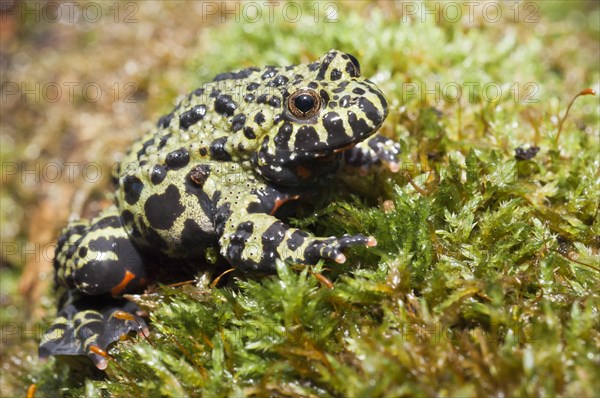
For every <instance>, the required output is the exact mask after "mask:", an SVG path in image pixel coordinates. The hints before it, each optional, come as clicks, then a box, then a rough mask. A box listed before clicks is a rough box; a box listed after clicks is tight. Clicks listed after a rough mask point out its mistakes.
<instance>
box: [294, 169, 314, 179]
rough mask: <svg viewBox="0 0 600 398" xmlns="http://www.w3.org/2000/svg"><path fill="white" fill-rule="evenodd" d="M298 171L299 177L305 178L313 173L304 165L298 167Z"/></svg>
mask: <svg viewBox="0 0 600 398" xmlns="http://www.w3.org/2000/svg"><path fill="white" fill-rule="evenodd" d="M296 173H297V174H298V177H300V178H302V179H303V180H305V179H307V178H309V177H310V176H311V175H312V171H311V170H310V169H308V168H306V167H304V166H298V167H296Z"/></svg>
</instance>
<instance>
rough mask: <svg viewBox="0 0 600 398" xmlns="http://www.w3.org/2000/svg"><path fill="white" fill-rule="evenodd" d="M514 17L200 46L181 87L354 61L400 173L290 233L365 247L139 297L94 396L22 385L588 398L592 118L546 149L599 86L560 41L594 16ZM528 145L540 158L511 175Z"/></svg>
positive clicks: (36, 376) (352, 23)
mask: <svg viewBox="0 0 600 398" xmlns="http://www.w3.org/2000/svg"><path fill="white" fill-rule="evenodd" d="M531 4H536V5H538V6H539V10H538V11H539V15H537V16H538V19H539V21H538V22H537V23H535V24H527V23H525V22H523V21H521V23H513V22H508V21H502V22H499V23H496V24H493V23H486V22H485V21H484V20H481V19H478V20H476V21H475V22H474V24H473V25H468V24H464V23H448V22H447V21H446V22H443V21H442V22H440V23H436V22H435V20H434V18H430V19H428V20H427V21H426V22H423V23H421V22H418V21H415V20H414V19H413V20H412V21H406V22H403V23H399V22H398V21H399V20H400V19H399V18H401V14H400V9H399V8H398V7H393V6H390V5H384V4H383V3H382V4H380V5H379V6H376V5H375V4H370V5H369V4H366V3H362V2H352V3H341V4H339V7H340V9H339V10H340V12H339V14H338V17H339V21H338V22H337V23H331V24H326V23H317V24H315V23H314V21H312V19H310V18H308V19H307V18H305V19H303V20H301V21H299V22H298V23H295V24H292V23H289V22H286V21H284V20H282V19H281V18H276V19H275V21H274V22H273V23H255V24H243V23H239V24H235V23H231V24H227V25H225V26H221V27H215V28H213V29H210V30H207V31H206V32H205V34H204V36H203V38H204V40H203V43H205V44H203V46H202V47H203V48H202V51H201V52H200V53H198V54H197V56H196V58H194V59H191V60H190V63H189V68H190V71H191V72H190V74H192V73H193V74H194V79H198V83H200V82H201V81H202V80H204V79H207V78H210V77H211V76H212V75H214V74H215V73H218V72H221V71H223V70H228V69H234V68H239V67H244V66H249V65H261V64H285V63H288V62H305V61H307V60H310V59H314V58H315V57H316V56H318V55H319V54H321V53H323V52H325V51H326V50H328V49H329V48H332V47H335V48H340V49H343V50H345V51H348V52H351V53H354V54H356V55H357V57H358V59H359V60H360V61H361V64H362V67H363V72H364V74H365V75H367V76H373V80H374V81H376V82H377V83H378V85H379V86H380V87H381V88H382V89H383V91H384V92H385V93H386V95H387V97H388V99H389V100H390V103H391V110H390V116H389V118H388V120H387V121H386V124H385V125H384V127H383V129H382V131H383V132H384V134H386V135H389V136H393V137H396V139H398V140H399V141H400V142H401V143H402V144H403V151H404V154H403V165H402V166H403V167H402V170H401V172H400V173H399V174H396V175H392V174H389V173H385V174H383V175H378V176H369V177H367V178H362V179H360V178H356V177H353V176H345V177H344V184H346V185H348V186H352V187H353V188H354V189H356V190H357V191H358V192H362V193H366V195H362V196H360V197H364V199H359V197H358V196H356V197H355V196H350V195H347V194H344V193H339V194H338V193H336V194H334V195H333V196H332V198H329V199H332V201H331V203H330V204H329V205H328V206H327V207H325V208H324V209H322V210H320V211H319V212H318V213H317V214H316V215H313V216H309V217H305V218H300V217H299V218H298V219H297V220H293V222H294V223H295V224H296V225H298V226H302V227H305V228H310V229H312V230H314V231H318V232H319V233H323V234H341V233H357V232H363V233H369V234H372V235H373V236H375V237H376V238H377V241H378V246H377V247H376V248H373V249H368V250H367V249H360V248H357V249H353V250H351V251H350V252H349V256H348V257H349V263H348V264H345V265H343V266H340V265H332V264H329V263H328V264H319V265H318V266H316V267H312V268H302V267H294V268H292V267H289V266H285V265H283V264H279V266H278V273H277V275H274V276H270V277H264V278H259V279H256V280H247V279H243V278H239V277H238V276H239V275H234V278H232V279H231V280H230V281H229V283H227V284H226V285H225V286H223V287H218V288H216V287H212V286H211V285H210V275H199V276H198V280H197V282H196V283H195V284H193V285H186V286H183V287H180V288H170V287H162V288H160V289H158V291H157V292H156V293H153V294H149V295H147V296H144V297H137V298H136V299H137V300H138V301H139V302H140V304H142V305H143V306H145V307H146V308H148V310H149V312H150V318H151V330H152V334H151V336H150V337H149V338H148V339H143V338H136V339H133V340H130V341H124V342H122V343H119V344H118V345H116V346H115V347H114V348H113V349H111V351H110V354H111V355H112V356H113V357H114V359H113V360H112V361H111V362H110V365H109V368H108V371H107V372H106V375H105V376H102V375H97V374H96V375H94V374H91V375H88V377H87V379H85V381H82V378H81V377H75V376H74V375H77V373H74V372H75V370H72V369H73V368H69V367H67V366H66V365H65V364H63V363H62V362H60V361H54V360H52V361H50V362H49V363H48V364H47V365H45V366H43V367H41V368H39V369H37V370H34V367H33V362H31V363H30V364H29V365H27V364H26V365H24V368H23V369H25V370H23V369H22V370H21V373H20V375H21V377H22V378H23V380H25V381H24V383H27V382H35V383H37V385H38V395H39V396H52V395H54V394H56V393H61V394H63V395H89V396H98V395H103V394H104V395H113V396H127V395H141V394H146V395H148V396H174V397H179V396H185V395H190V396H224V395H230V396H231V395H233V396H242V395H259V396H262V395H276V396H277V395H281V396H284V395H302V396H310V395H312V396H315V395H316V396H357V397H358V396H433V395H435V396H490V395H493V396H499V395H502V396H555V395H561V396H590V397H591V396H597V394H598V391H599V390H600V386H599V385H598V383H599V380H600V379H599V378H598V376H599V374H598V366H599V362H600V353H599V349H600V343H599V342H600V323H599V322H598V317H597V314H598V310H599V305H600V298H599V295H598V286H599V283H600V261H599V258H600V257H599V255H598V252H599V250H600V240H599V238H598V237H599V236H600V227H599V225H600V216H599V211H598V207H599V201H598V198H600V174H599V171H598V170H599V167H600V164H599V163H598V153H599V152H600V144H599V131H598V121H599V119H598V118H599V115H598V108H597V104H598V100H597V98H593V97H583V98H580V99H578V100H577V102H576V103H575V105H574V106H573V109H572V110H571V114H570V115H569V118H568V119H567V121H566V122H565V124H564V126H563V132H562V134H561V136H560V139H559V140H558V142H557V141H556V140H555V138H556V135H557V128H558V120H559V118H560V117H562V115H563V114H564V111H565V109H566V104H567V103H568V101H569V100H570V98H571V97H572V96H573V95H575V94H576V93H577V92H578V91H579V90H580V89H583V88H585V87H587V86H591V85H593V84H596V85H597V82H598V81H599V80H600V71H599V70H598V68H597V58H595V56H597V41H594V40H597V38H596V39H593V37H594V35H596V37H597V28H598V27H597V25H595V27H594V25H593V24H592V23H591V22H590V24H589V25H587V24H583V23H579V24H577V21H579V22H581V15H582V13H584V12H589V13H590V14H591V15H598V8H597V5H596V6H593V7H592V6H590V4H591V3H583V2H577V3H574V4H576V6H577V7H579V8H574V7H575V5H571V4H565V5H561V3H559V2H550V3H548V4H550V5H549V6H548V7H547V8H546V5H545V4H546V3H531ZM305 7H306V8H305V10H306V9H308V7H310V4H308V3H307V4H306V5H305ZM505 11H506V10H505ZM521 12H523V10H521ZM549 15H553V16H554V15H564V16H565V17H564V18H562V19H553V18H554V17H553V18H550V17H549ZM522 16H523V14H522ZM573 43H575V44H573ZM594 43H595V44H596V47H594ZM573 76H575V77H576V78H575V80H574V78H573ZM435 82H440V89H442V88H443V87H450V86H449V85H448V84H449V83H459V84H460V85H462V86H463V87H464V83H465V82H470V83H477V84H478V86H477V88H474V89H473V91H472V93H471V94H472V96H471V97H470V98H469V95H468V94H469V93H467V92H463V96H462V97H461V100H460V101H453V100H452V98H451V96H448V95H446V96H445V97H444V95H440V97H439V98H436V96H435V95H434V94H423V92H422V91H420V92H417V93H415V92H414V91H410V90H413V89H414V88H415V86H414V85H412V84H416V87H421V86H420V85H421V84H424V85H425V88H427V89H430V90H431V89H434V88H435ZM489 82H491V83H498V85H499V86H501V87H502V95H501V96H499V97H498V98H496V99H494V100H493V101H491V100H489V93H486V92H485V91H484V90H483V85H484V84H485V83H489ZM528 83H531V84H530V85H528V86H527V84H528ZM444 84H445V85H446V86H444ZM472 87H473V85H472ZM517 90H519V91H518V92H517ZM442 92H443V90H442ZM527 99H530V100H534V101H533V102H527V101H525V100H527ZM523 145H536V146H538V147H539V148H540V151H539V153H538V154H537V156H535V157H534V158H532V159H530V160H517V159H515V156H514V154H515V152H514V151H515V149H516V148H518V147H520V146H523ZM335 191H336V192H338V191H339V192H343V191H344V190H343V189H340V190H335ZM213 277H214V275H213ZM324 278H328V279H329V281H327V280H325V279H324ZM330 284H332V286H333V288H331V285H330ZM28 366H31V367H28ZM27 369H29V371H27ZM70 369H71V370H70ZM75 369H77V368H75ZM59 386H60V387H59ZM67 387H68V389H66V390H65V389H64V388H67ZM61 388H62V389H61Z"/></svg>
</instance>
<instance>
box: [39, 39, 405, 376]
mask: <svg viewBox="0 0 600 398" xmlns="http://www.w3.org/2000/svg"><path fill="white" fill-rule="evenodd" d="M386 116H387V102H386V100H385V98H384V96H383V94H382V93H381V91H380V90H379V89H378V88H377V86H375V84H374V83H372V82H370V81H369V80H367V79H364V78H362V77H361V76H360V66H359V63H358V61H357V60H356V58H354V57H353V56H351V55H349V54H345V53H342V52H339V51H335V50H331V51H330V52H328V53H327V54H326V55H325V56H323V57H322V58H321V59H319V60H318V61H316V62H313V63H311V64H304V65H292V66H287V67H273V66H268V67H266V68H263V69H259V68H248V69H244V70H240V71H237V72H232V73H224V74H220V75H218V76H217V77H215V79H214V80H213V81H212V82H211V83H209V84H206V85H205V86H204V87H203V88H200V89H197V90H195V91H194V92H192V93H191V94H189V95H188V96H186V97H184V98H183V99H182V100H181V101H180V102H179V104H178V105H177V106H176V108H175V109H174V110H173V112H171V113H170V114H168V115H165V116H163V117H162V118H161V119H160V120H159V121H158V125H157V127H156V129H155V130H153V131H152V132H150V133H148V134H147V135H146V136H144V137H143V138H142V139H141V140H140V141H138V142H137V143H135V144H134V145H133V147H132V148H131V150H130V151H129V153H128V154H127V155H126V156H125V158H124V159H123V161H122V162H121V164H120V166H119V168H118V170H117V171H116V173H115V176H114V177H115V180H116V183H117V191H116V194H115V204H114V205H113V206H111V207H109V208H108V209H106V210H104V211H103V212H102V213H101V214H100V215H99V216H98V217H96V218H94V219H92V220H84V221H77V222H74V223H71V224H70V225H68V226H67V228H66V229H65V230H64V231H63V234H62V236H61V237H60V239H59V241H58V246H57V250H56V252H57V255H56V259H55V262H54V266H55V269H56V281H57V285H58V287H59V288H61V289H62V290H63V291H65V294H63V298H62V302H61V303H60V305H59V312H58V319H57V320H56V321H55V322H54V324H53V325H52V326H51V327H50V328H49V329H48V331H47V332H46V334H45V336H44V338H43V340H42V343H41V345H40V356H41V357H47V356H49V355H88V356H89V357H90V358H91V359H92V360H93V361H94V363H95V364H96V366H97V367H98V368H100V369H103V368H105V367H106V365H107V362H106V358H105V356H104V355H102V351H105V350H106V349H107V347H108V345H109V344H111V343H112V342H114V341H116V340H118V339H119V337H120V336H122V335H125V334H127V333H129V332H131V331H137V332H144V333H147V327H146V324H145V322H144V320H143V319H142V318H141V317H140V316H139V314H138V313H137V310H138V309H137V307H136V306H135V304H133V303H131V302H129V301H126V300H124V299H122V298H120V297H122V295H123V294H127V293H132V292H136V291H140V289H143V287H144V286H145V285H146V284H148V283H149V282H150V281H152V280H154V279H155V274H153V273H152V271H151V268H150V264H157V263H158V264H166V263H165V262H164V261H163V260H164V259H168V260H174V261H173V264H178V263H179V264H180V263H188V262H197V263H202V262H204V263H206V253H207V249H209V248H218V250H219V252H220V255H221V256H222V258H223V259H224V260H225V261H226V262H227V263H228V264H229V265H230V266H233V267H235V268H237V269H240V270H242V271H245V272H255V273H257V272H262V273H265V272H267V273H268V272H273V271H274V269H275V261H276V259H280V260H283V261H286V262H288V263H302V264H315V263H316V262H317V261H319V260H320V259H328V260H334V261H337V262H339V263H343V262H344V261H345V256H344V255H343V254H342V251H343V250H344V249H345V248H347V247H348V246H351V245H364V246H374V245H375V244H376V242H375V239H374V238H372V237H368V236H364V235H360V234H359V235H355V236H343V237H340V238H336V237H317V236H314V235H312V234H310V233H308V232H305V231H302V230H299V229H296V228H292V227H290V226H288V225H286V224H285V223H284V222H282V221H280V220H279V219H278V218H277V217H276V216H275V215H274V214H275V213H276V211H277V209H278V208H279V206H280V205H281V204H283V203H285V202H287V201H290V200H296V199H300V198H302V197H304V196H305V195H307V194H308V193H313V192H315V191H318V190H319V189H322V188H323V187H326V185H327V183H328V182H329V181H331V179H332V178H335V176H336V174H337V172H338V171H339V170H340V168H342V167H352V168H358V169H363V171H364V170H366V169H368V168H369V167H371V166H372V165H375V164H383V165H387V166H388V167H389V168H390V169H392V170H397V156H398V154H399V146H398V144H396V143H394V142H393V141H391V140H389V139H387V138H384V137H382V136H380V135H378V134H375V133H376V131H377V130H378V129H379V127H380V126H381V124H382V123H383V121H384V119H385V118H386ZM356 144H358V145H356ZM161 259H162V260H161ZM169 267H171V268H169V272H172V273H177V272H178V271H177V268H173V267H172V266H169Z"/></svg>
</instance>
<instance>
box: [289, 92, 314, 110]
mask: <svg viewBox="0 0 600 398" xmlns="http://www.w3.org/2000/svg"><path fill="white" fill-rule="evenodd" d="M294 105H296V108H298V109H299V110H300V111H301V112H303V113H306V112H308V111H310V110H311V109H312V108H313V106H315V99H314V98H313V97H312V96H310V95H309V94H300V95H299V96H297V97H296V98H294Z"/></svg>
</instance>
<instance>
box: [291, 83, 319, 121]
mask: <svg viewBox="0 0 600 398" xmlns="http://www.w3.org/2000/svg"><path fill="white" fill-rule="evenodd" d="M287 107H288V109H289V111H290V112H291V113H292V115H294V116H296V117H297V118H299V119H308V118H311V117H313V116H314V115H315V114H316V113H317V112H318V111H319V109H321V97H319V94H317V93H316V92H315V91H313V90H310V89H303V90H299V91H296V92H295V93H294V94H292V95H290V96H289V97H288V100H287Z"/></svg>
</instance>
